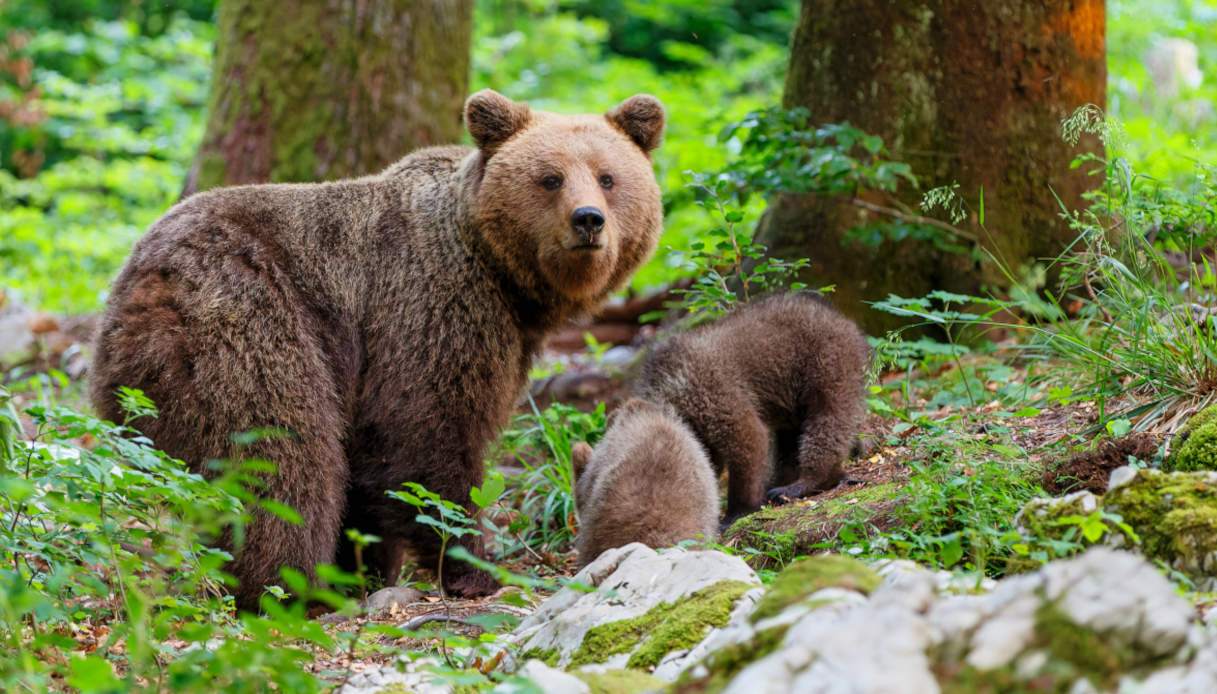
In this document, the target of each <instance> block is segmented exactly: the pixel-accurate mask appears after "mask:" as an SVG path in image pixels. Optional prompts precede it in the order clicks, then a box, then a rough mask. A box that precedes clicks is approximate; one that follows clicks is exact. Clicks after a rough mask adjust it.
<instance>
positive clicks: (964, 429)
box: [5, 297, 1161, 683]
mask: <svg viewBox="0 0 1217 694" xmlns="http://www.w3.org/2000/svg"><path fill="white" fill-rule="evenodd" d="M657 305H658V301H657V300H655V299H654V298H653V297H648V298H647V299H645V300H636V301H635V302H634V303H633V305H630V302H626V304H623V305H622V306H619V307H617V308H616V309H615V312H610V317H609V318H608V319H607V320H602V321H600V322H598V323H597V324H595V325H593V326H591V327H590V328H587V329H586V330H585V329H582V328H579V329H571V330H568V331H565V332H563V333H561V334H559V335H558V336H556V338H555V339H554V340H553V341H552V342H551V344H550V349H549V350H547V352H546V354H545V358H544V359H543V360H541V361H540V363H539V364H538V367H537V375H538V378H537V379H536V380H534V381H533V383H532V387H531V390H530V394H531V396H532V398H531V399H530V400H526V401H525V403H523V404H522V406H521V412H522V413H526V412H528V411H531V410H532V409H533V408H534V407H535V408H540V409H542V410H543V409H545V408H546V407H548V406H549V405H551V404H552V403H565V404H569V405H572V406H574V407H576V408H578V409H580V410H582V411H585V412H586V411H590V410H592V409H594V408H595V407H596V405H597V403H600V402H604V403H607V405H608V407H609V409H610V410H611V408H612V407H613V406H615V405H616V404H617V403H619V402H620V401H622V400H623V399H625V398H626V397H628V393H629V391H628V386H627V381H628V373H629V372H630V370H631V368H632V366H631V365H632V364H633V363H635V362H636V361H637V356H638V355H639V353H640V351H641V350H642V349H643V348H644V347H645V345H646V344H647V343H648V342H649V341H651V340H653V339H654V337H655V330H654V329H653V328H649V327H645V326H644V327H642V328H639V327H637V323H636V320H635V319H636V317H637V315H638V314H640V313H642V312H644V311H647V310H654V308H655V306H657ZM95 322H96V319H95V317H89V316H86V317H77V318H73V319H64V320H60V319H56V318H53V317H49V316H35V317H32V318H31V319H30V320H28V321H27V324H28V327H29V329H30V331H31V339H32V341H33V344H34V349H33V350H31V351H30V352H29V353H28V357H27V358H26V359H25V360H24V361H22V362H21V363H17V364H9V365H7V366H8V369H7V371H6V372H5V373H7V374H9V376H8V381H7V383H6V386H7V387H8V388H9V389H10V390H11V391H12V392H13V394H14V397H15V404H16V406H17V408H18V409H21V408H23V407H25V406H28V405H29V404H32V403H35V402H37V401H40V400H43V401H45V399H46V397H47V393H48V391H50V392H53V393H54V399H55V400H56V402H57V404H61V405H67V406H70V407H75V408H87V407H86V404H85V400H86V398H85V396H84V393H85V390H84V388H83V377H84V373H85V371H86V370H87V368H86V367H87V364H86V363H84V362H83V359H84V356H82V355H84V354H86V353H87V349H86V348H85V345H86V343H87V340H88V337H89V335H90V333H91V330H92V327H93V325H94V324H95ZM589 336H590V337H589ZM961 367H962V369H963V371H964V372H965V373H971V374H972V375H973V378H972V379H971V381H970V383H969V382H965V381H964V380H963V379H960V378H959V377H958V374H959V372H960V368H961ZM1033 371H1036V370H1035V369H1032V368H1030V367H1028V366H1027V365H1025V364H1019V362H1018V361H1017V360H1016V359H1010V358H1008V354H1006V353H1004V352H1003V350H1002V348H1001V346H1000V345H998V346H997V348H996V349H995V350H993V351H990V352H989V353H986V354H976V353H969V354H967V355H964V356H963V357H962V358H961V359H960V360H954V361H953V360H939V361H937V362H934V363H932V364H930V363H928V362H927V363H924V364H921V365H917V366H916V367H910V368H906V369H904V370H902V371H891V372H887V373H884V374H881V375H880V376H879V378H878V381H877V383H876V386H875V387H874V388H872V396H873V399H872V401H871V403H870V404H871V412H870V414H868V416H867V419H866V422H865V425H864V427H863V432H862V434H863V435H862V438H861V445H860V446H859V447H858V449H857V450H856V451H855V454H854V456H853V457H852V458H851V459H850V460H849V461H848V462H847V465H846V477H847V480H846V482H844V483H842V484H841V485H839V486H838V487H837V488H835V489H833V490H830V491H828V492H825V493H823V494H819V495H817V496H815V497H811V498H808V499H802V500H798V501H797V502H795V503H791V504H789V505H786V506H780V507H770V508H766V509H762V510H761V511H760V512H758V513H757V514H755V515H754V516H753V517H751V518H749V519H744V520H742V521H740V523H737V524H736V525H735V526H733V528H732V529H731V530H729V531H727V532H726V533H725V534H724V538H723V540H722V542H723V544H724V545H725V546H727V547H734V548H737V549H739V548H741V547H745V548H746V547H749V546H751V547H753V550H752V552H753V553H752V556H751V558H750V559H749V562H750V563H752V564H753V565H754V566H755V567H756V568H767V567H772V566H773V565H774V564H773V562H774V561H777V562H778V563H779V564H780V563H781V561H784V560H788V559H789V558H791V557H790V556H785V557H779V558H777V559H775V556H774V552H773V550H771V549H770V548H767V547H766V546H764V544H763V543H764V542H768V541H770V540H771V539H772V538H775V537H793V538H794V540H792V542H793V544H792V545H791V548H792V549H791V550H790V551H792V552H797V553H808V552H815V551H822V549H823V548H824V547H826V546H835V545H834V543H835V542H837V537H836V536H837V534H838V533H839V532H840V530H841V528H842V527H843V526H844V525H846V524H847V523H851V522H852V523H858V522H862V523H865V524H867V525H868V526H869V527H871V528H873V529H875V530H877V531H879V532H885V531H887V530H889V529H891V527H892V526H893V524H894V523H895V521H894V518H893V511H895V510H896V507H897V506H898V505H899V504H901V503H902V501H901V499H902V490H903V488H904V483H905V481H906V480H907V479H908V478H909V476H910V474H911V473H912V472H913V471H914V470H916V469H917V468H918V466H924V465H926V464H928V463H929V462H930V461H934V460H939V459H943V458H944V457H946V458H951V459H952V460H954V464H955V465H956V467H958V468H959V470H960V474H962V475H964V476H967V475H971V474H973V471H974V470H976V469H979V468H980V467H981V466H984V465H986V464H990V463H992V464H995V465H1007V466H1009V465H1015V466H1018V467H1019V468H1020V469H1021V470H1022V474H1023V475H1024V476H1026V477H1028V478H1030V479H1031V480H1032V483H1034V484H1037V485H1042V486H1043V487H1044V489H1046V490H1048V491H1050V492H1051V493H1053V494H1061V493H1064V492H1067V491H1069V490H1072V489H1076V488H1089V489H1092V490H1093V491H1096V492H1101V491H1102V490H1104V489H1105V488H1106V483H1107V476H1108V475H1109V474H1110V471H1111V470H1112V469H1114V468H1115V467H1118V466H1120V465H1124V464H1127V462H1128V459H1129V456H1130V455H1132V456H1136V457H1138V458H1141V459H1143V460H1148V459H1150V458H1151V457H1152V456H1153V455H1154V452H1155V450H1156V449H1157V447H1158V445H1159V444H1160V443H1161V441H1160V439H1159V437H1155V436H1153V435H1148V434H1144V435H1135V436H1129V437H1124V438H1118V439H1110V440H1106V441H1105V442H1104V443H1102V445H1098V446H1090V445H1087V442H1088V441H1089V440H1090V439H1091V438H1092V437H1093V431H1092V429H1093V428H1094V426H1095V423H1096V422H1097V421H1098V420H1099V419H1100V413H1099V411H1098V410H1097V409H1096V406H1095V404H1094V403H1093V402H1089V401H1068V400H1067V399H1059V398H1058V399H1056V400H1053V399H1052V398H1050V397H1048V396H1047V395H1046V393H1047V391H1048V387H1047V385H1046V384H1045V382H1041V380H1040V379H1039V378H1038V377H1036V376H1034V375H1033V373H1032V372H1033ZM1043 372H1044V369H1043V368H1042V367H1040V368H1039V370H1038V373H1043ZM48 374H50V375H48ZM1016 391H1018V392H1021V396H1020V397H1018V398H1015V397H1012V396H1011V395H1010V393H1012V392H1016ZM1020 401H1021V402H1020ZM1027 403H1033V404H1034V405H1035V406H1034V407H1030V408H1027V407H1024V405H1026V404H1027ZM23 423H24V424H25V425H26V434H27V435H28V436H31V437H33V436H35V435H36V434H37V432H36V431H35V430H34V427H33V425H32V423H31V422H30V421H29V419H28V417H26V418H24V419H23ZM86 443H87V442H86ZM516 454H517V455H527V456H533V457H534V462H536V461H537V460H541V459H543V458H545V457H546V456H547V453H546V452H545V451H531V452H529V451H516ZM503 462H504V463H506V466H505V467H506V468H507V469H506V470H505V472H507V473H508V474H507V475H506V476H507V477H508V480H509V481H508V484H509V485H510V484H511V481H510V479H511V472H510V469H511V465H512V461H503ZM506 510H507V511H508V513H512V512H514V513H520V512H522V509H506ZM568 523H574V519H573V517H572V518H570V519H569V520H568ZM749 523H751V524H749ZM750 536H755V538H760V544H759V546H758V540H757V539H755V538H753V537H750ZM497 563H498V565H499V566H500V567H502V568H505V569H507V570H508V571H510V572H512V573H514V574H519V575H527V576H531V577H533V578H536V579H541V580H549V581H560V580H562V579H569V578H571V577H573V576H574V575H575V573H577V570H578V563H577V558H576V555H575V554H574V552H573V548H572V547H571V546H569V545H567V546H564V547H560V548H559V551H547V550H541V549H539V548H533V547H530V546H527V545H525V546H524V547H523V548H521V549H517V550H516V551H514V552H513V553H512V554H510V555H508V556H505V557H501V558H500V559H498V560H497ZM411 578H412V579H413V580H414V583H413V585H416V586H417V587H419V588H421V589H422V592H421V593H420V594H418V596H417V599H416V600H413V601H410V602H406V603H404V604H400V605H395V606H393V607H392V608H390V609H388V610H384V611H381V612H377V613H372V614H363V615H359V616H354V617H349V616H340V615H337V614H331V615H327V616H323V617H321V619H320V620H319V621H320V622H321V623H322V624H323V625H324V628H325V629H326V630H328V631H330V632H332V633H340V632H341V633H347V634H350V633H355V634H360V635H361V636H360V638H356V639H350V640H349V643H352V644H355V645H354V646H353V647H352V648H351V650H349V651H347V652H345V653H341V654H334V653H332V652H330V653H325V652H319V653H318V658H317V659H316V661H315V662H313V663H312V665H311V667H312V671H313V672H314V673H315V674H317V675H318V676H320V677H322V678H324V679H326V680H328V681H331V682H335V683H341V682H343V681H345V679H347V678H349V677H350V676H352V675H354V674H357V673H359V672H361V671H364V670H368V669H371V668H377V667H380V666H382V665H385V664H386V663H388V662H390V661H392V660H393V659H395V658H397V657H398V656H400V654H401V653H403V652H408V651H411V652H420V651H422V652H431V653H433V654H434V655H435V656H436V657H438V658H441V659H445V658H447V657H448V652H449V650H450V649H449V648H448V647H447V646H445V644H446V643H447V641H448V640H449V639H451V638H453V637H454V636H456V637H464V639H466V640H473V641H476V640H477V638H478V636H479V635H480V634H481V633H482V631H483V629H485V628H489V629H497V628H501V627H498V626H495V625H494V624H493V623H491V624H489V625H488V624H486V623H483V620H485V618H487V617H488V616H493V615H509V616H510V617H511V618H519V617H522V616H524V615H526V614H527V612H528V611H529V609H530V607H532V606H535V605H536V604H537V603H539V601H540V600H541V599H543V598H544V597H546V595H547V593H546V592H545V590H543V589H542V590H540V591H539V592H534V593H531V594H530V595H528V596H527V597H524V596H522V595H520V594H519V593H520V591H519V589H516V588H504V589H502V590H500V591H499V592H498V593H496V594H494V595H491V596H486V597H481V598H476V599H455V598H446V597H444V596H442V595H440V593H439V591H438V590H437V589H436V588H435V582H434V578H433V575H431V574H430V573H429V572H427V571H426V570H419V571H418V572H417V573H416V574H415V575H414V576H412V577H411ZM555 585H556V584H555ZM512 594H516V595H515V596H514V598H513V599H511V600H505V598H506V597H507V596H509V595H512ZM436 617H439V618H442V619H437V620H436V621H430V622H429V619H431V618H436ZM451 618H455V619H456V620H458V621H452V619H451ZM491 621H492V622H493V620H491ZM403 624H413V625H417V628H412V629H411V634H410V635H408V636H395V635H389V634H381V633H377V629H376V627H378V626H401V625H403ZM424 624H425V625H426V626H423V625H424ZM432 628H433V629H435V636H434V637H428V636H426V635H425V633H426V632H425V630H426V629H432ZM497 666H498V663H476V664H475V667H478V668H480V669H482V668H484V670H483V671H484V672H485V671H488V670H492V669H494V668H496V667H497Z"/></svg>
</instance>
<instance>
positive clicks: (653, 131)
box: [604, 94, 667, 154]
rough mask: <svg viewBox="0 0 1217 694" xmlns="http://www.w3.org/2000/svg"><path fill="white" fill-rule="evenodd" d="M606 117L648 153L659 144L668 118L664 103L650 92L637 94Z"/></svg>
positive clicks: (607, 113) (609, 112) (606, 114)
mask: <svg viewBox="0 0 1217 694" xmlns="http://www.w3.org/2000/svg"><path fill="white" fill-rule="evenodd" d="M604 117H605V118H607V119H608V122H609V123H612V124H613V125H615V126H616V127H617V128H619V129H620V130H621V132H623V133H625V134H626V135H629V136H630V139H631V140H633V141H634V144H636V145H638V146H639V147H640V148H642V151H643V152H647V153H648V154H649V153H650V152H651V150H653V149H655V148H656V147H658V146H659V141H660V140H661V139H662V138H663V126H664V122H665V121H666V120H667V116H666V115H665V114H664V110H663V104H661V103H660V102H659V99H656V98H655V97H653V96H651V95H650V94H635V95H634V96H631V97H630V98H628V99H626V100H625V101H622V102H621V105H620V106H618V107H617V108H614V109H611V110H609V111H608V112H606V113H605V114H604Z"/></svg>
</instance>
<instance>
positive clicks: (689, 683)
mask: <svg viewBox="0 0 1217 694" xmlns="http://www.w3.org/2000/svg"><path fill="white" fill-rule="evenodd" d="M789 629H790V625H789V624H783V625H781V626H776V627H771V628H769V629H762V630H760V631H758V632H756V633H755V634H753V635H752V638H751V639H748V640H747V641H743V642H741V643H734V644H731V645H729V646H724V647H723V648H720V649H718V650H717V651H714V652H713V653H711V654H710V655H708V656H706V659H705V660H703V661H701V662H700V663H699V664H698V665H697V666H695V667H691V668H687V669H686V670H685V671H684V673H682V674H681V676H680V679H678V680H676V683H675V684H674V685H673V686H672V689H671V690H669V694H692V693H694V692H718V691H722V690H723V689H724V688H726V686H727V685H728V684H729V683H730V682H731V680H733V679H735V676H736V675H738V674H739V673H740V672H741V671H742V670H743V669H744V668H745V667H748V665H750V664H752V663H754V662H756V661H758V660H760V659H761V658H764V657H765V656H767V655H769V654H770V653H772V652H774V651H776V650H777V649H778V647H779V646H781V645H782V639H783V638H785V637H786V632H787V631H788V630H789ZM694 673H701V674H694Z"/></svg>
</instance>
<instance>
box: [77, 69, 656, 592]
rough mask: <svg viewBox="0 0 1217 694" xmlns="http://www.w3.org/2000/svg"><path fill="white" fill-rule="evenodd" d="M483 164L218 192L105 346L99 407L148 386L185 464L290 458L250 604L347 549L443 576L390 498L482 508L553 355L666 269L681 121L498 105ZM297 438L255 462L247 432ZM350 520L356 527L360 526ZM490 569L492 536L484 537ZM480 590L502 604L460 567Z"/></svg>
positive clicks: (190, 216) (169, 246)
mask: <svg viewBox="0 0 1217 694" xmlns="http://www.w3.org/2000/svg"><path fill="white" fill-rule="evenodd" d="M465 119H466V124H467V126H468V128H469V131H470V133H471V134H472V135H473V139H474V141H475V142H476V144H477V147H476V148H472V149H471V148H466V147H435V148H430V149H424V150H421V151H418V152H415V153H414V154H411V155H410V156H408V157H406V158H405V159H403V160H402V161H400V162H398V163H397V164H394V165H393V166H391V167H389V169H387V170H386V171H385V172H384V173H382V174H380V175H376V176H370V177H367V178H361V179H356V180H349V181H338V182H333V183H324V184H300V185H258V186H244V187H236V188H228V189H221V190H215V191H211V192H207V193H203V194H199V195H196V196H194V197H191V198H188V199H187V200H185V201H183V202H182V203H181V204H179V205H177V206H175V207H174V208H172V209H171V210H170V211H169V212H167V213H166V214H165V216H164V217H162V218H161V219H160V220H159V221H157V222H156V223H155V224H154V225H153V226H152V227H151V228H150V229H149V230H148V233H147V234H146V235H145V236H144V237H143V238H142V239H141V240H140V241H139V243H138V244H136V247H135V249H134V251H133V252H132V254H131V257H130V258H129V259H128V261H127V263H126V266H125V267H124V268H123V270H122V272H121V274H120V275H119V277H118V279H117V281H116V282H115V284H114V288H113V292H112V294H111V297H110V300H109V304H108V306H107V309H106V312H105V315H104V317H103V319H102V325H101V327H100V332H99V335H98V338H97V343H96V349H95V361H94V365H93V374H92V377H91V378H92V398H93V402H94V403H95V405H96V407H97V409H98V410H99V411H100V413H101V414H102V415H103V416H105V417H108V418H112V419H119V418H120V417H121V413H120V412H119V410H118V407H117V405H116V402H115V397H114V393H115V390H116V389H117V388H118V387H119V386H130V387H134V388H139V389H141V390H143V391H144V392H145V393H147V394H148V395H149V396H150V397H151V398H152V399H153V400H154V401H155V402H156V403H157V404H158V405H159V406H160V416H159V417H157V418H156V419H153V420H140V421H138V422H137V425H138V426H139V427H140V428H141V429H142V431H143V432H144V433H146V434H147V435H148V436H150V437H151V438H152V440H153V441H154V442H155V443H156V445H158V446H159V447H161V448H163V449H164V450H165V451H167V452H168V453H170V454H172V455H174V456H177V457H180V458H183V459H184V460H186V461H188V462H189V463H190V464H191V465H192V466H193V467H194V469H196V470H205V461H207V460H208V459H214V458H224V457H230V456H236V455H243V456H249V455H256V456H260V457H263V458H266V459H268V460H270V461H272V462H274V463H275V464H276V465H277V467H278V472H277V473H276V474H272V475H268V476H267V479H266V482H267V488H266V492H265V493H266V494H267V495H268V496H270V497H273V498H275V499H277V500H279V501H281V502H284V503H286V504H288V505H290V506H292V507H293V508H295V509H296V510H297V511H299V512H300V515H301V516H302V517H303V519H304V523H303V524H302V525H299V526H295V525H290V524H287V523H284V522H282V521H280V520H278V519H276V518H274V517H270V516H268V515H267V514H265V513H263V512H261V511H258V512H256V513H255V515H254V519H253V522H252V525H251V526H249V527H248V528H247V529H246V536H245V541H244V544H243V546H242V547H241V548H240V551H239V553H238V555H237V557H236V559H235V560H234V562H233V563H232V564H231V565H230V570H231V571H232V572H233V573H234V574H235V575H236V576H237V578H238V579H239V581H240V586H239V588H238V589H237V590H236V597H237V601H238V604H239V605H241V606H243V607H250V606H254V605H256V604H257V599H258V596H259V594H260V593H261V592H262V589H263V586H264V585H267V584H275V583H278V582H279V568H280V567H281V566H290V567H295V568H297V569H299V570H302V571H305V572H306V573H309V574H310V575H311V574H312V572H313V567H314V565H315V564H317V563H324V562H332V561H334V558H335V547H336V543H337V541H338V539H339V534H340V529H341V528H343V527H356V528H358V529H360V530H362V531H364V532H369V533H373V534H376V535H379V536H380V537H381V538H382V543H381V544H380V545H379V546H377V547H376V552H375V553H374V554H375V556H373V557H371V563H372V564H373V567H372V568H373V569H375V570H377V571H378V572H379V573H380V574H381V575H382V576H384V577H386V578H388V579H390V580H392V579H395V578H396V577H397V576H398V573H399V571H400V569H401V563H402V561H403V559H404V552H405V550H406V549H407V548H413V549H414V550H415V551H416V552H417V553H418V554H420V555H422V556H424V557H425V556H428V555H430V556H434V553H435V552H436V550H438V542H437V540H436V537H435V534H434V533H433V532H432V530H431V529H429V528H427V527H425V526H420V525H419V524H417V523H415V522H414V520H413V518H414V515H415V509H413V508H412V507H410V506H407V505H406V504H403V503H402V502H400V501H396V500H393V499H390V498H388V497H387V496H386V495H385V491H386V490H393V489H400V488H401V485H402V483H403V482H406V481H414V482H418V483H421V484H423V485H424V486H425V487H427V488H428V489H430V490H432V491H435V492H438V493H439V494H441V495H442V496H443V497H445V498H447V499H450V500H453V501H456V502H459V503H461V504H466V505H467V504H468V503H469V489H470V487H471V486H472V485H475V484H480V482H481V480H482V473H483V463H482V451H483V447H484V445H485V443H486V442H487V441H488V440H489V439H490V438H491V437H492V436H494V435H495V434H496V432H497V430H498V429H499V428H500V427H501V426H502V425H503V424H504V423H505V422H506V419H507V418H508V416H509V415H510V412H511V410H512V407H513V405H514V403H515V400H516V398H517V397H518V395H519V394H520V392H521V390H522V388H523V386H524V384H525V381H526V374H527V371H528V368H529V364H530V362H531V360H532V358H533V355H534V354H535V353H536V352H537V350H538V348H539V347H540V345H541V341H542V339H543V338H544V337H545V336H546V334H548V333H549V332H551V331H552V330H554V329H555V328H557V327H559V326H561V325H563V324H564V323H566V322H567V321H568V319H570V318H571V317H574V316H578V315H580V314H583V313H586V312H587V311H589V310H590V309H592V308H594V307H596V306H597V305H598V304H599V303H601V302H602V300H603V299H604V298H605V297H606V296H607V295H608V294H609V293H610V292H611V291H613V290H614V289H616V288H617V287H619V286H620V285H621V284H622V283H623V282H624V281H625V280H626V279H627V278H628V277H629V275H630V274H631V273H632V272H633V271H634V270H635V269H637V268H638V267H639V266H640V265H641V264H642V263H643V262H644V261H645V260H646V259H647V258H648V257H649V256H650V254H651V252H652V251H653V250H654V248H655V245H656V243H657V241H658V237H659V233H660V227H661V223H662V207H661V203H660V194H659V188H658V186H657V185H656V182H655V178H654V174H653V170H652V165H651V160H650V154H649V153H650V151H651V150H652V149H653V148H654V147H656V146H657V145H658V143H659V140H660V137H661V135H662V130H663V125H664V111H663V107H662V105H661V104H660V103H659V102H658V101H657V100H656V99H655V98H654V97H651V96H647V95H638V96H634V97H632V98H630V99H628V100H626V101H625V102H623V103H622V104H621V105H619V106H618V107H617V108H615V109H613V110H611V111H609V112H608V113H606V114H604V115H577V116H562V115H556V114H552V113H545V112H539V111H532V110H531V109H529V107H528V106H527V105H526V104H522V103H516V102H512V101H511V100H509V99H507V98H505V97H503V96H501V95H499V94H497V93H495V92H493V91H490V90H485V91H482V92H478V93H477V94H474V95H473V96H472V97H470V98H469V100H468V102H467V104H466V110H465ZM268 426H270V427H280V428H282V429H285V430H287V431H288V432H290V436H286V437H278V438H272V439H268V440H263V441H261V442H260V443H258V444H257V445H255V446H254V447H252V448H251V449H247V450H243V451H238V450H237V449H236V447H235V446H234V445H233V444H232V443H231V440H230V435H231V434H232V433H234V432H241V431H245V430H250V429H254V428H258V427H268ZM344 514H345V515H344ZM466 543H467V544H468V545H469V547H470V548H471V549H473V550H474V551H480V545H481V541H480V540H466ZM445 564H446V565H447V567H448V568H450V569H451V571H449V570H448V568H446V569H445V576H444V577H443V579H444V582H445V584H446V585H447V586H448V587H449V588H450V589H451V590H452V591H453V592H455V593H458V594H466V595H468V594H478V593H481V592H486V591H488V590H490V589H492V588H493V586H494V583H493V581H492V580H491V579H490V577H489V576H488V575H487V574H485V573H481V572H476V571H473V570H472V569H471V567H469V566H468V565H465V564H461V563H456V562H445Z"/></svg>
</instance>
